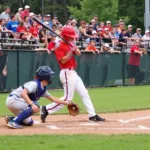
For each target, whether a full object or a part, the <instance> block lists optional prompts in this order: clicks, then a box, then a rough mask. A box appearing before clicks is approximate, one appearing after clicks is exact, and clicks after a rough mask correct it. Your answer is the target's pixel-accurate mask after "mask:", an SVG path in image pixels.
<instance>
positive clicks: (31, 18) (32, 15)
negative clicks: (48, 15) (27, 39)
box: [29, 12, 35, 27]
mask: <svg viewBox="0 0 150 150" xmlns="http://www.w3.org/2000/svg"><path fill="white" fill-rule="evenodd" d="M34 16H35V14H34V13H33V12H31V13H30V14H29V23H30V27H31V26H32V24H33V21H34V20H33V17H34Z"/></svg>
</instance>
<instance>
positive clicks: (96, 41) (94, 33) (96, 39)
mask: <svg viewBox="0 0 150 150" xmlns="http://www.w3.org/2000/svg"><path fill="white" fill-rule="evenodd" d="M90 40H93V41H95V44H96V46H97V44H99V38H98V35H97V32H96V31H95V30H93V31H92V38H90Z"/></svg>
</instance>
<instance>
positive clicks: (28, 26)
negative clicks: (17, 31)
mask: <svg viewBox="0 0 150 150" xmlns="http://www.w3.org/2000/svg"><path fill="white" fill-rule="evenodd" d="M23 21H24V26H25V27H26V29H27V30H28V31H29V29H30V27H31V25H30V22H29V17H28V16H25V17H24V20H23Z"/></svg>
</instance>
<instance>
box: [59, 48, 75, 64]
mask: <svg viewBox="0 0 150 150" xmlns="http://www.w3.org/2000/svg"><path fill="white" fill-rule="evenodd" d="M72 56H73V53H72V52H71V51H70V52H68V54H67V55H66V56H64V57H62V59H61V60H60V62H61V63H62V64H65V63H66V62H67V61H68V60H69V59H70V58H71V57H72Z"/></svg>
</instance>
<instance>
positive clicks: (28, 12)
mask: <svg viewBox="0 0 150 150" xmlns="http://www.w3.org/2000/svg"><path fill="white" fill-rule="evenodd" d="M29 14H30V6H28V5H26V6H25V7H24V10H23V11H22V12H21V19H22V20H24V17H25V16H27V17H29Z"/></svg>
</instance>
